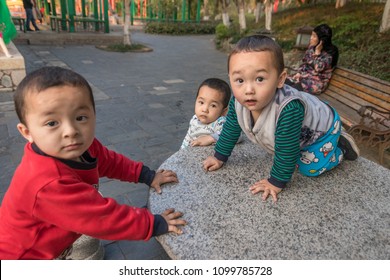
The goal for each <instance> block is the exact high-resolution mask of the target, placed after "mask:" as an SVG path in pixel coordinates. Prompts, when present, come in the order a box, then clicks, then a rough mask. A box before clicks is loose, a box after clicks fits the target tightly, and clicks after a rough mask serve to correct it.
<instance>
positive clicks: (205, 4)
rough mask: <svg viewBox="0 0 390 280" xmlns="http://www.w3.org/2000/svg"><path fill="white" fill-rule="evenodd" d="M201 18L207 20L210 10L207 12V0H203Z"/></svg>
mask: <svg viewBox="0 0 390 280" xmlns="http://www.w3.org/2000/svg"><path fill="white" fill-rule="evenodd" d="M203 10H204V13H203V20H209V19H210V12H209V0H203Z"/></svg>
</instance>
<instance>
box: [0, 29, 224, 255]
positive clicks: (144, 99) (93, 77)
mask: <svg viewBox="0 0 390 280" xmlns="http://www.w3.org/2000/svg"><path fill="white" fill-rule="evenodd" d="M43 32H44V31H42V32H41V34H42V33H43ZM47 32H50V31H47ZM43 34H45V33H43ZM47 34H48V36H49V33H47ZM33 35H34V34H33ZM31 36H32V35H31ZM132 39H133V40H134V41H135V42H136V43H143V44H145V45H148V46H149V47H151V48H152V49H153V50H154V51H153V52H148V53H116V52H105V51H102V50H100V49H97V48H95V46H93V45H63V46H55V45H26V44H19V43H15V45H16V46H17V48H18V50H19V51H20V52H21V53H22V55H23V56H24V58H25V63H26V70H27V72H31V71H33V70H34V69H37V68H39V67H42V66H44V65H58V66H63V67H69V68H71V69H73V70H75V71H76V72H78V73H80V74H81V75H83V76H84V77H85V78H86V79H87V80H88V81H89V82H90V83H91V84H92V86H93V89H94V93H95V95H96V109H97V132H96V133H97V137H98V138H99V139H100V140H101V141H102V142H103V143H104V144H106V145H108V146H109V147H110V148H112V149H114V150H116V151H118V152H120V153H123V154H125V155H127V156H129V157H131V158H132V159H134V160H137V161H142V162H144V163H145V164H146V165H147V166H149V167H150V168H153V169H157V168H158V167H159V166H160V165H161V164H162V163H163V162H164V160H165V159H167V158H168V157H169V156H171V155H172V154H173V153H175V152H176V151H177V150H178V149H179V147H180V144H181V142H182V140H183V138H184V135H185V133H186V131H187V128H188V122H189V120H190V118H191V117H192V115H193V111H194V101H195V93H196V90H197V87H198V85H199V84H200V82H201V81H203V80H204V79H205V78H208V77H212V76H214V77H219V78H222V79H225V80H227V73H226V71H227V70H226V55H225V54H223V53H221V52H218V51H217V50H215V47H214V43H213V42H212V39H213V36H180V37H173V36H156V35H147V34H144V33H143V32H139V31H137V32H132ZM16 124H17V117H16V114H15V112H14V110H13V103H12V92H0V182H1V185H0V201H1V200H2V198H3V196H4V193H5V191H6V189H7V187H8V185H9V182H10V180H11V178H12V174H13V172H14V170H15V168H16V166H17V165H18V163H19V161H20V158H21V156H22V151H23V146H24V144H25V141H24V139H22V137H21V136H20V135H19V133H18V132H17V130H16ZM101 190H102V192H103V194H104V195H106V196H110V197H114V198H116V199H117V200H118V201H119V202H121V203H127V204H131V205H135V206H139V207H142V206H144V205H146V203H147V200H148V187H147V186H146V185H143V184H138V185H135V184H128V183H121V182H118V181H112V180H108V179H103V180H102V182H101ZM178 210H180V209H178ZM104 244H105V249H106V254H105V258H106V259H115V260H119V259H169V257H168V255H167V254H166V253H165V251H164V250H163V249H162V247H161V246H160V244H159V243H158V242H157V241H156V240H155V239H154V238H153V239H152V240H150V241H149V242H143V241H140V242H130V241H118V242H109V241H105V242H104Z"/></svg>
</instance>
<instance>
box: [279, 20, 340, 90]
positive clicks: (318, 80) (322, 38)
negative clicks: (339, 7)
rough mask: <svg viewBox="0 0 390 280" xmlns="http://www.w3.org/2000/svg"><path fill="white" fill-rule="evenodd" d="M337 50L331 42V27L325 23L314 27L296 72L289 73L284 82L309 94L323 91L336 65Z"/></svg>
mask: <svg viewBox="0 0 390 280" xmlns="http://www.w3.org/2000/svg"><path fill="white" fill-rule="evenodd" d="M338 58H339V51H338V49H337V47H336V46H335V45H333V44H332V29H331V28H330V27H329V26H328V25H327V24H321V25H319V26H317V27H315V28H314V30H313V32H312V34H311V37H310V43H309V48H308V49H307V51H306V53H305V56H304V57H303V59H302V64H301V65H300V66H299V68H298V70H297V73H296V74H294V75H289V77H287V79H286V81H285V83H286V84H288V85H290V86H292V87H294V88H296V89H298V90H300V91H305V92H308V93H311V94H320V93H322V92H324V91H325V90H326V88H327V86H328V83H329V81H330V78H331V77H332V72H333V69H334V68H335V67H336V65H337V61H338Z"/></svg>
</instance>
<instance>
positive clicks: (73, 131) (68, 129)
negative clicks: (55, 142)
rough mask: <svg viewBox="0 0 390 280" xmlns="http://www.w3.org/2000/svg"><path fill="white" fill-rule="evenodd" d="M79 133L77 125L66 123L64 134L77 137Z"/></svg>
mask: <svg viewBox="0 0 390 280" xmlns="http://www.w3.org/2000/svg"><path fill="white" fill-rule="evenodd" d="M78 133H79V131H78V129H77V127H76V126H75V125H74V124H72V123H67V124H64V136H65V137H75V136H76V135H77V134H78Z"/></svg>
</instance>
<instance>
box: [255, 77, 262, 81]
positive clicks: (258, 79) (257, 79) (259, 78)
mask: <svg viewBox="0 0 390 280" xmlns="http://www.w3.org/2000/svg"><path fill="white" fill-rule="evenodd" d="M262 81H264V78H263V77H257V78H256V82H262Z"/></svg>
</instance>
